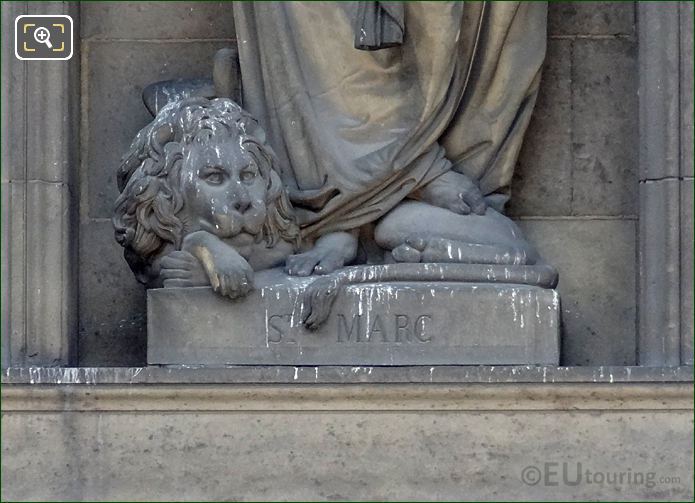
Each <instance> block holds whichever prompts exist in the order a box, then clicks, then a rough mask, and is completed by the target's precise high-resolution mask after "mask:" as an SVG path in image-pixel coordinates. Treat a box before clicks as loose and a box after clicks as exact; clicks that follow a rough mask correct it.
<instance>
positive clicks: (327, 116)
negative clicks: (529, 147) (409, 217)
mask: <svg viewBox="0 0 695 503" xmlns="http://www.w3.org/2000/svg"><path fill="white" fill-rule="evenodd" d="M381 3H383V4H384V6H383V7H384V9H385V10H383V11H380V10H379V6H378V5H376V6H373V5H372V6H368V7H369V8H368V9H367V10H366V11H365V7H364V5H360V4H381ZM389 4H400V5H398V6H396V5H389ZM546 10H547V6H546V4H545V3H544V2H402V3H401V2H278V3H274V2H237V3H235V5H234V17H235V23H236V32H237V39H238V45H239V58H240V63H241V73H242V87H243V106H244V108H246V109H247V110H248V111H249V112H250V113H251V114H252V115H254V116H255V117H256V118H257V119H258V120H259V122H260V123H261V125H263V126H264V128H265V129H266V131H267V133H268V138H269V142H270V145H271V146H272V147H273V149H274V150H275V152H276V154H277V156H278V158H279V162H280V168H281V170H282V172H281V176H282V179H283V182H284V183H285V185H286V186H287V187H288V188H289V192H290V198H291V199H292V202H293V204H294V206H295V208H296V209H297V215H298V219H299V223H300V225H301V227H302V232H303V234H304V236H305V237H316V236H319V235H322V234H325V233H327V232H332V231H337V230H349V229H353V228H355V227H358V226H360V225H362V224H365V223H368V222H371V221H374V220H376V219H378V218H379V217H381V216H382V215H384V214H385V213H386V212H387V211H389V210H390V209H391V208H393V207H394V206H395V205H396V204H398V203H399V202H400V201H401V200H403V199H404V198H405V197H407V196H408V195H409V194H411V193H412V192H413V191H414V190H416V189H417V188H418V187H421V186H422V185H424V184H426V183H428V182H429V181H431V180H432V179H434V178H436V177H437V176H439V175H441V174H442V173H444V172H446V171H447V170H449V169H454V170H456V171H459V172H461V173H464V174H466V175H468V176H470V177H471V178H473V179H475V180H477V181H478V182H479V184H480V187H481V190H482V191H483V193H484V194H485V195H486V196H488V197H487V199H488V201H489V203H490V204H491V205H493V206H496V207H497V208H498V209H499V208H501V207H502V206H503V205H504V203H505V202H506V200H507V198H508V196H509V186H510V182H511V177H512V174H513V170H514V165H515V163H516V158H517V155H518V152H519V148H520V146H521V141H522V138H523V134H524V132H525V130H526V127H527V125H528V122H529V119H530V116H531V112H532V109H533V105H534V102H535V99H536V95H537V92H538V85H539V80H540V69H541V65H542V62H543V59H544V57H545V47H546ZM365 12H366V14H365ZM369 12H376V13H378V14H379V15H380V16H387V15H389V16H391V17H388V18H378V19H376V21H374V22H373V24H372V25H373V26H377V27H379V26H386V25H384V24H383V23H384V22H385V21H388V22H389V23H391V25H390V26H386V28H378V30H377V31H378V33H377V35H378V36H377V37H371V36H370V37H367V38H366V39H363V40H362V41H363V42H364V44H365V47H360V48H356V45H358V46H359V40H360V37H359V35H360V33H359V27H360V26H370V25H369V24H368V23H369V22H370V19H364V16H365V15H366V16H368V15H369ZM389 13H391V14H389ZM360 16H361V17H360ZM365 23H367V24H365ZM401 28H402V33H400V34H399V32H398V30H399V29H401ZM379 39H383V40H382V43H383V44H384V46H385V48H381V49H378V50H373V49H375V48H376V47H375V44H378V43H379ZM401 39H402V41H401ZM375 40H376V41H375ZM363 48H366V49H369V50H360V49H363Z"/></svg>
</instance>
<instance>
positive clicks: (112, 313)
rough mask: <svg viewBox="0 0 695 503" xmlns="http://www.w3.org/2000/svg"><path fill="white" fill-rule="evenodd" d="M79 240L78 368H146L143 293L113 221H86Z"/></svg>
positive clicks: (81, 228) (144, 303) (144, 304)
mask: <svg viewBox="0 0 695 503" xmlns="http://www.w3.org/2000/svg"><path fill="white" fill-rule="evenodd" d="M80 236H81V239H80V278H79V284H80V288H79V292H80V319H79V327H80V331H79V347H80V364H81V365H133V364H134V362H139V364H144V363H145V349H146V321H145V306H146V301H145V288H144V287H143V286H142V285H141V284H139V283H138V282H137V281H136V280H135V278H134V277H133V274H132V273H131V272H130V270H129V269H128V265H127V264H126V262H125V260H124V259H123V252H122V249H121V248H120V247H119V246H117V245H115V244H114V241H113V226H112V225H111V222H109V221H90V222H85V223H83V224H82V226H81V227H80Z"/></svg>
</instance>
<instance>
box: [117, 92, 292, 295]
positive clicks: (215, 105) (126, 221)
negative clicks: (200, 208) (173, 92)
mask: <svg viewBox="0 0 695 503" xmlns="http://www.w3.org/2000/svg"><path fill="white" fill-rule="evenodd" d="M219 133H223V134H229V135H235V136H238V137H239V139H240V142H241V144H242V145H243V146H244V148H245V149H246V150H247V151H248V152H249V153H250V155H252V156H253V157H254V160H255V161H256V163H257V164H258V167H259V171H260V174H261V176H262V177H263V179H264V180H265V181H266V208H267V216H266V221H265V222H264V224H263V228H262V231H261V232H260V233H259V235H258V236H257V242H261V241H264V242H265V244H266V246H268V247H272V246H273V245H274V244H275V243H276V242H277V240H278V239H283V240H285V241H288V242H290V243H293V244H294V245H295V246H298V242H299V228H298V226H297V224H296V221H295V218H294V210H293V208H292V205H291V204H290V201H289V198H288V197H287V193H286V191H285V189H284V187H283V185H282V182H281V179H280V176H279V174H278V171H277V169H278V166H277V160H276V157H275V154H274V153H273V150H272V149H271V147H270V146H269V145H268V143H267V141H266V135H265V132H264V131H263V129H262V128H261V127H260V126H259V124H258V122H257V121H256V120H255V119H254V118H253V117H251V116H250V115H249V114H248V113H247V112H246V111H244V110H243V109H242V108H241V107H239V105H237V104H236V103H234V102H233V101H232V100H229V99H226V98H218V99H212V100H209V99H206V98H189V99H185V100H182V101H178V102H175V103H171V104H169V105H167V106H165V107H164V108H162V110H161V111H160V112H159V113H158V114H157V116H156V117H155V119H154V120H153V121H152V122H151V123H150V124H148V125H147V126H146V127H144V128H143V129H142V130H141V131H140V132H139V133H138V134H137V136H136V137H135V139H134V140H133V142H132V144H131V145H130V148H129V149H128V152H127V153H126V154H125V155H124V156H123V158H122V159H121V165H120V168H119V170H118V189H119V191H120V195H119V197H118V199H117V200H116V204H115V209H114V216H113V219H112V221H113V225H114V228H115V236H116V241H118V243H119V244H120V245H121V246H122V247H123V248H124V256H125V259H126V261H127V262H128V264H129V265H130V268H131V269H132V270H133V272H134V273H135V276H136V277H137V278H138V280H139V281H140V282H142V283H145V284H148V283H150V282H151V281H152V280H154V279H155V278H156V277H157V275H158V271H157V270H155V269H157V267H155V263H156V262H157V259H158V258H160V257H162V256H163V255H165V254H166V253H169V252H170V251H172V250H178V249H180V248H181V242H182V240H183V238H184V237H185V236H186V232H187V229H186V222H185V220H184V219H183V218H182V216H181V215H180V213H181V210H182V209H183V207H184V199H183V195H182V194H181V180H180V171H181V163H182V161H183V158H184V153H185V149H186V147H187V146H189V145H191V144H192V143H193V142H194V141H205V140H206V139H207V138H209V137H210V136H212V135H214V134H219Z"/></svg>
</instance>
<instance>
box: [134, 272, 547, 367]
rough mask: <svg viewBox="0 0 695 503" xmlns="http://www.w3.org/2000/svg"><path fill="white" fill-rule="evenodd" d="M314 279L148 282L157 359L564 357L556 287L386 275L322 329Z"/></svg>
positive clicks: (363, 287) (352, 293) (346, 300)
mask: <svg viewBox="0 0 695 503" xmlns="http://www.w3.org/2000/svg"><path fill="white" fill-rule="evenodd" d="M313 281H315V277H312V278H291V277H287V276H285V275H284V274H282V273H281V272H279V271H265V272H263V273H259V274H258V275H257V276H256V287H257V288H256V290H255V291H254V292H252V293H251V294H250V295H249V296H248V297H246V298H245V299H243V300H240V301H237V302H233V301H230V300H228V299H226V298H223V297H220V296H218V295H217V294H215V293H214V292H213V291H212V290H211V289H210V288H171V289H158V290H150V291H149V294H148V354H147V360H148V363H150V364H189V365H232V364H233V365H245V364H248V365H278V364H279V365H297V366H299V365H362V366H374V365H457V364H459V365H477V364H491V365H512V364H543V365H558V364H559V316H560V307H559V297H558V294H557V292H556V291H555V290H552V289H547V288H541V287H538V286H531V285H522V284H506V283H483V282H481V283H462V282H416V281H412V282H388V283H383V282H382V283H378V284H377V283H365V284H357V285H349V286H347V287H343V288H342V289H341V290H340V292H339V293H338V295H337V298H336V300H335V303H334V305H333V308H332V310H331V314H330V316H329V317H328V319H327V320H326V322H325V323H323V324H322V325H321V326H320V327H319V328H318V329H317V330H314V331H311V330H308V329H307V328H306V327H304V325H303V324H302V323H301V320H302V319H303V313H304V310H305V309H306V307H305V304H304V302H303V295H302V294H303V292H304V290H305V289H306V287H307V286H308V285H309V284H311V283H312V282H313Z"/></svg>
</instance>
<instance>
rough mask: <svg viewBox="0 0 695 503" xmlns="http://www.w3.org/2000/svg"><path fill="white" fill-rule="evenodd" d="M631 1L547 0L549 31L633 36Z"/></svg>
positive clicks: (566, 33)
mask: <svg viewBox="0 0 695 503" xmlns="http://www.w3.org/2000/svg"><path fill="white" fill-rule="evenodd" d="M634 32H635V5H634V2H550V3H549V5H548V33H549V34H550V36H563V35H633V34H634Z"/></svg>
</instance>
